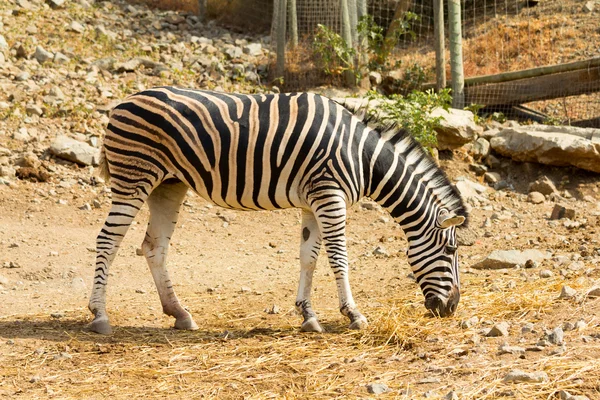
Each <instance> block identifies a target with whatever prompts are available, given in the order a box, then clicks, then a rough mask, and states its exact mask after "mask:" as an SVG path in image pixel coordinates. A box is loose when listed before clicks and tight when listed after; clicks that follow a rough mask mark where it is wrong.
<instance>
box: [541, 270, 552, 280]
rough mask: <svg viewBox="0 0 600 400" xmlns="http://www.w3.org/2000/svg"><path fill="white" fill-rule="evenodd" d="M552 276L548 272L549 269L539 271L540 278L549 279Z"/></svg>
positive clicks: (550, 272)
mask: <svg viewBox="0 0 600 400" xmlns="http://www.w3.org/2000/svg"><path fill="white" fill-rule="evenodd" d="M552 276H554V272H552V271H550V270H549V269H543V270H541V271H540V278H551V277H552Z"/></svg>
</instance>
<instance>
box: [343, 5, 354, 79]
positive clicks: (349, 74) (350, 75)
mask: <svg viewBox="0 0 600 400" xmlns="http://www.w3.org/2000/svg"><path fill="white" fill-rule="evenodd" d="M340 1H341V7H340V9H341V12H342V39H344V42H346V46H348V47H349V48H352V28H351V27H350V11H349V10H348V0H340ZM355 10H356V8H355ZM345 61H346V62H347V63H349V64H353V63H354V60H345ZM344 81H345V82H346V85H348V86H354V85H356V77H355V76H354V68H352V69H349V70H345V71H344Z"/></svg>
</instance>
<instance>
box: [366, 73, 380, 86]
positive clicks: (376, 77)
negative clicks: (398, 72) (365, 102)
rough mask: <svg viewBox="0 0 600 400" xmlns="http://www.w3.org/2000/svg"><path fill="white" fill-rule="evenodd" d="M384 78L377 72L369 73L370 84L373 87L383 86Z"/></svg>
mask: <svg viewBox="0 0 600 400" xmlns="http://www.w3.org/2000/svg"><path fill="white" fill-rule="evenodd" d="M382 80H383V78H382V77H381V74H380V73H379V72H377V71H370V72H369V82H371V85H372V86H378V85H381V82H382Z"/></svg>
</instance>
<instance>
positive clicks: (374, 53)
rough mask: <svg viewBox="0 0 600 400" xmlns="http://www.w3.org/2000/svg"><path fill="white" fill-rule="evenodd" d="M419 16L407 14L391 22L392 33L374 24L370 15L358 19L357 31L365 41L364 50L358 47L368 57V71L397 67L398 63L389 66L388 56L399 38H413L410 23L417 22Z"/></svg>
mask: <svg viewBox="0 0 600 400" xmlns="http://www.w3.org/2000/svg"><path fill="white" fill-rule="evenodd" d="M418 20H419V16H418V15H417V14H415V13H413V12H407V13H405V14H404V16H403V18H402V19H400V20H396V21H393V22H392V24H393V26H392V27H391V29H393V32H391V34H389V35H388V34H387V33H386V29H385V28H384V27H382V26H381V25H379V24H377V22H375V19H374V18H373V16H372V15H369V14H367V15H365V16H363V17H361V18H360V20H359V22H358V25H357V30H358V34H359V36H360V37H361V38H365V39H366V48H365V46H364V45H362V46H359V48H360V51H361V52H363V53H365V52H366V53H367V54H368V55H369V61H368V65H367V67H368V68H369V69H370V70H381V69H390V68H396V67H398V63H397V62H396V63H394V64H389V58H390V57H389V56H390V53H391V52H392V50H393V49H394V47H396V45H397V44H398V41H399V40H400V37H401V36H403V35H409V36H411V38H413V39H414V38H415V36H416V35H415V33H414V32H413V31H412V30H411V28H412V21H418Z"/></svg>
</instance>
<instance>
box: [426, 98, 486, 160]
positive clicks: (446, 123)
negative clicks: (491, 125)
mask: <svg viewBox="0 0 600 400" xmlns="http://www.w3.org/2000/svg"><path fill="white" fill-rule="evenodd" d="M430 116H431V117H442V120H441V121H440V126H439V127H438V128H436V132H437V139H438V149H440V150H449V149H456V148H458V147H461V146H462V145H464V144H465V143H468V142H471V141H473V139H475V137H476V136H478V135H480V134H481V133H482V132H483V128H482V127H481V126H479V125H477V124H476V123H475V120H474V117H473V113H472V112H470V111H466V110H458V109H455V108H451V109H449V110H448V111H446V110H444V109H443V108H436V109H435V110H433V111H432V112H431V115H430Z"/></svg>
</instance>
